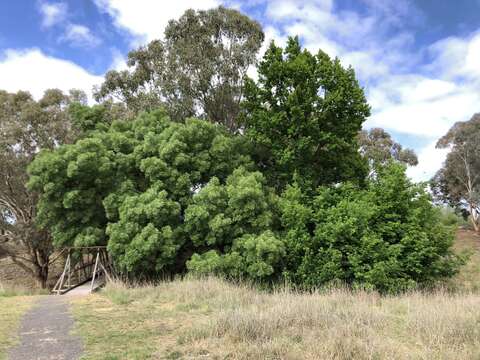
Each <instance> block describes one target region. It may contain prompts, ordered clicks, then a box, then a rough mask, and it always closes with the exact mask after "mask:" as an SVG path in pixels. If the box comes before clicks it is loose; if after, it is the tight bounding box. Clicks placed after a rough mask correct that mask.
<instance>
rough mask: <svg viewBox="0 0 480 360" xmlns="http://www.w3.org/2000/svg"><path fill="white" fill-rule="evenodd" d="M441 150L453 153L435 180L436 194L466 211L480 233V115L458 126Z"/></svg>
mask: <svg viewBox="0 0 480 360" xmlns="http://www.w3.org/2000/svg"><path fill="white" fill-rule="evenodd" d="M437 148H448V149H450V152H449V153H448V155H447V158H446V160H445V163H444V164H443V167H442V168H441V169H440V170H439V171H438V172H437V174H436V175H435V177H434V178H433V181H432V183H433V189H434V192H435V194H436V195H437V197H438V198H439V199H440V200H443V201H446V202H447V203H449V204H450V205H452V206H454V207H456V208H460V209H465V208H466V209H467V210H468V212H469V214H470V219H471V221H472V225H473V227H474V229H475V230H476V231H479V228H480V227H479V217H480V156H479V155H480V114H475V115H473V117H472V118H471V119H470V120H469V121H465V122H458V123H456V124H454V125H453V126H452V128H451V129H450V130H449V131H448V133H447V134H446V135H445V136H443V137H442V138H441V139H440V140H439V141H438V143H437Z"/></svg>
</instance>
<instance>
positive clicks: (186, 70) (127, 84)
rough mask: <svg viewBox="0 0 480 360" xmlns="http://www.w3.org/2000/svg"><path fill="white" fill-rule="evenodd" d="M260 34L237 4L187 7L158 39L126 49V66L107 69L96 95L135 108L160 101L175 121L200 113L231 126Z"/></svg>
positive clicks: (144, 108)
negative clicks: (214, 6)
mask: <svg viewBox="0 0 480 360" xmlns="http://www.w3.org/2000/svg"><path fill="white" fill-rule="evenodd" d="M263 39H264V34H263V31H262V28H261V26H260V24H258V23H257V22H256V21H254V20H252V19H250V18H248V17H247V16H245V15H243V14H241V13H240V12H238V11H236V10H233V9H227V8H224V7H218V8H216V9H211V10H206V11H203V10H202V11H194V10H187V11H186V12H185V13H184V14H183V16H181V17H180V18H179V19H178V20H171V21H170V22H169V24H168V26H167V27H166V29H165V37H164V39H163V40H154V41H152V42H150V43H149V44H148V45H146V46H142V47H140V48H139V49H137V50H134V51H132V52H130V53H129V55H128V63H127V64H128V67H129V69H128V70H124V71H115V70H112V71H110V72H108V73H107V74H106V76H105V82H104V83H103V84H102V85H101V86H100V87H99V88H98V89H97V90H96V99H97V100H99V101H101V100H104V99H114V100H116V101H120V102H123V103H125V104H126V105H127V107H128V108H129V109H131V110H132V111H133V112H137V113H139V112H141V111H148V110H153V109H155V108H157V107H159V106H160V105H163V106H165V107H166V109H167V110H168V113H169V115H170V118H172V119H173V120H175V121H183V120H184V119H186V118H188V117H192V116H196V117H203V118H207V119H208V120H210V121H212V122H214V123H219V124H223V125H225V126H226V127H227V128H228V129H230V130H231V131H235V130H236V129H237V128H238V123H237V116H238V114H239V111H240V102H241V100H242V99H243V92H244V79H245V77H246V74H247V71H248V69H249V68H250V67H251V66H252V65H254V64H255V60H256V55H257V52H258V50H259V49H260V47H261V45H262V42H263Z"/></svg>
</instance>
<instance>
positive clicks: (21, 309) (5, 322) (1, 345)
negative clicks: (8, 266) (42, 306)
mask: <svg viewBox="0 0 480 360" xmlns="http://www.w3.org/2000/svg"><path fill="white" fill-rule="evenodd" d="M34 301H35V297H32V296H2V287H1V286H0V359H5V358H6V352H7V349H8V348H10V347H11V346H12V345H14V344H15V343H16V342H17V340H18V333H17V329H18V326H19V323H20V319H21V317H22V315H23V314H24V313H25V312H26V311H27V310H28V309H30V307H31V306H32V305H33V303H34Z"/></svg>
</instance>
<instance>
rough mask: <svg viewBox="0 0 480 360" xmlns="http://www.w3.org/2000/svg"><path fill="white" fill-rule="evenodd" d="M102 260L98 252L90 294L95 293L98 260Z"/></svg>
mask: <svg viewBox="0 0 480 360" xmlns="http://www.w3.org/2000/svg"><path fill="white" fill-rule="evenodd" d="M99 258H100V252H99V251H97V258H96V259H95V267H94V268H93V276H92V283H91V284H90V292H93V285H94V284H95V276H96V275H97V268H98V260H99Z"/></svg>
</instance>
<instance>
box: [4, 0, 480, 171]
mask: <svg viewBox="0 0 480 360" xmlns="http://www.w3.org/2000/svg"><path fill="white" fill-rule="evenodd" d="M221 4H223V5H225V6H229V7H235V8H238V9H240V10H242V11H243V12H244V13H246V14H248V15H250V16H251V17H253V18H255V19H256V20H258V21H259V22H260V23H261V24H262V25H263V27H264V30H265V33H266V36H267V39H268V40H272V39H275V41H276V42H278V43H280V44H282V43H284V42H285V39H286V38H287V37H288V36H289V35H299V36H300V38H301V40H302V42H303V44H304V45H305V46H306V47H308V48H309V49H310V50H312V51H316V50H318V49H322V50H324V51H326V52H327V53H329V54H330V55H332V56H338V57H339V58H340V60H341V61H342V63H343V64H344V65H352V66H353V67H354V69H355V70H356V72H357V76H358V78H359V80H360V82H361V84H362V86H364V88H365V92H366V94H367V97H368V100H369V102H370V104H371V106H372V111H373V114H372V116H371V118H370V119H369V120H368V121H367V123H366V124H365V127H367V128H368V127H373V126H380V127H383V128H385V129H387V130H388V131H389V132H390V133H391V134H392V135H393V136H394V138H395V139H396V140H397V141H399V142H400V143H402V144H403V145H404V146H407V147H412V148H414V149H415V150H416V152H417V154H418V155H419V159H420V164H419V166H417V167H416V168H412V169H409V173H410V175H411V176H412V177H413V178H414V179H416V180H426V179H428V178H429V177H430V176H431V175H432V174H433V173H434V172H435V171H436V169H438V167H439V166H440V165H441V162H442V160H443V158H444V155H445V154H444V152H443V151H439V150H436V149H435V146H434V145H435V142H436V140H437V139H438V137H440V136H441V135H443V134H444V133H445V132H446V131H447V130H448V128H449V127H450V126H451V125H452V124H453V123H455V122H456V121H464V120H468V119H469V118H470V117H471V116H472V115H473V114H474V113H475V112H479V111H480V0H455V1H453V0H411V1H410V0H274V1H273V0H272V1H266V0H244V1H241V0H175V1H165V0H64V1H62V0H55V1H54V0H48V1H47V0H15V1H8V0H2V1H0V88H1V89H6V90H8V91H16V90H19V89H23V90H29V91H30V92H31V93H32V94H33V95H34V96H36V97H38V96H40V95H41V94H42V92H43V90H45V89H46V88H52V87H56V88H60V89H64V90H68V89H70V88H81V89H85V90H87V91H88V90H90V89H91V88H92V86H93V85H95V84H98V83H100V82H101V81H102V76H103V74H104V73H105V72H106V71H108V70H109V69H112V68H122V66H124V61H125V56H126V54H127V53H128V51H129V50H130V49H132V48H135V47H137V46H139V45H142V44H145V43H146V42H148V41H149V40H152V39H155V38H161V37H162V33H163V29H164V27H165V25H166V23H167V22H168V20H169V19H171V18H177V17H179V16H180V15H181V14H182V13H183V12H184V11H185V10H186V9H187V8H197V9H199V8H201V9H206V8H211V7H215V6H217V5H221Z"/></svg>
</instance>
